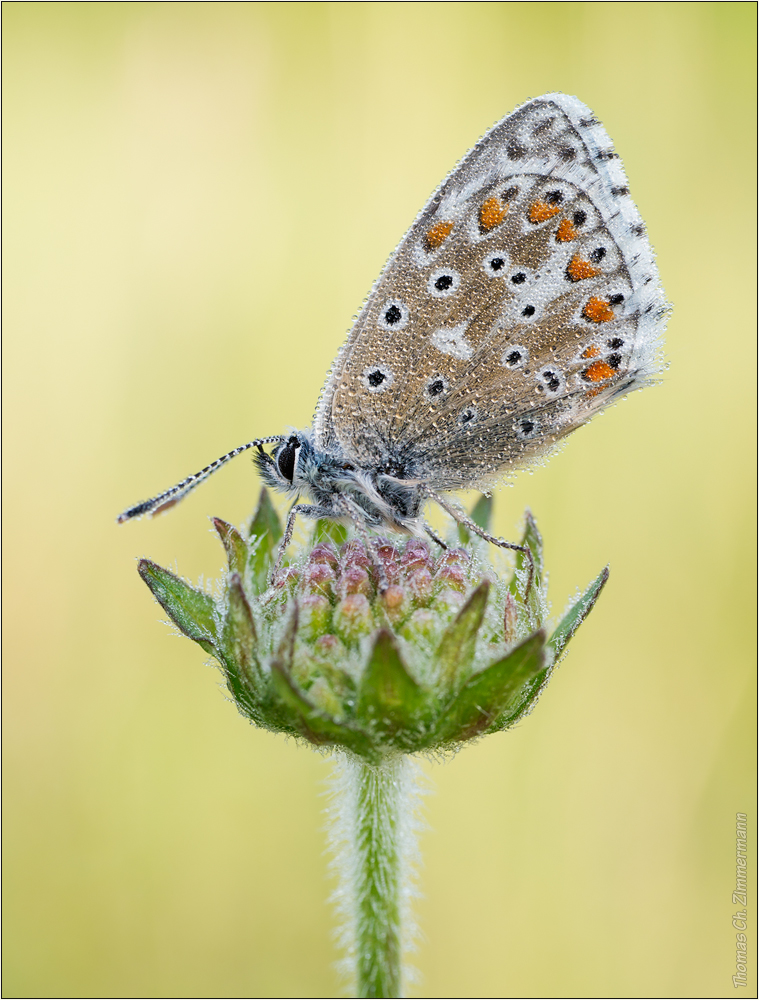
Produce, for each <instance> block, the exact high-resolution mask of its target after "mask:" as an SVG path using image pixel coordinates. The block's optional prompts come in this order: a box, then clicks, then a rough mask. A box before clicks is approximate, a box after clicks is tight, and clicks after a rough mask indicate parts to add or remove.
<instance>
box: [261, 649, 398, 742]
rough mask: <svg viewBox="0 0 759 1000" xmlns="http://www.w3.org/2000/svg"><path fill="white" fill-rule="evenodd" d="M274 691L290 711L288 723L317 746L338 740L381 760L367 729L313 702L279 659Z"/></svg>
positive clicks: (273, 676) (274, 668) (273, 669)
mask: <svg viewBox="0 0 759 1000" xmlns="http://www.w3.org/2000/svg"><path fill="white" fill-rule="evenodd" d="M271 681H272V687H273V689H274V693H275V694H276V696H277V698H278V699H279V702H280V705H281V707H282V708H283V709H284V711H285V713H286V715H285V716H284V718H285V719H286V722H287V724H288V727H289V728H290V729H291V730H292V731H294V732H297V733H300V735H301V736H305V738H306V739H307V740H309V742H311V743H314V744H316V745H317V746H323V745H324V744H330V743H337V744H338V745H340V746H344V747H348V748H349V749H351V750H353V751H354V753H357V754H359V756H361V757H365V758H366V759H367V760H372V761H377V760H379V757H380V755H379V754H378V752H377V750H376V749H375V748H374V746H373V745H372V743H371V741H370V740H369V738H368V737H367V736H365V735H364V734H363V733H360V732H357V731H356V730H355V729H352V728H351V727H349V726H347V725H345V724H342V725H341V724H340V723H339V722H336V721H335V719H333V718H332V717H331V716H329V715H327V714H326V713H325V712H321V711H320V710H319V709H318V708H316V706H315V705H313V704H312V703H311V702H310V701H309V700H308V698H307V697H306V695H305V694H304V693H303V692H302V691H301V690H300V688H299V687H298V686H297V685H296V683H295V681H294V680H293V679H292V677H291V676H290V673H289V671H288V670H286V669H285V666H284V664H283V663H281V662H279V661H277V660H275V661H274V662H273V663H272V667H271Z"/></svg>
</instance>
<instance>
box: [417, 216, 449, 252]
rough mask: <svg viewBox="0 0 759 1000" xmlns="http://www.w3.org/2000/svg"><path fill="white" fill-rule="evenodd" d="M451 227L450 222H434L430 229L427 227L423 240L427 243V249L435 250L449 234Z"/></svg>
mask: <svg viewBox="0 0 759 1000" xmlns="http://www.w3.org/2000/svg"><path fill="white" fill-rule="evenodd" d="M452 229H453V223H452V222H436V223H435V225H434V226H433V227H432V228H431V229H428V230H427V232H426V233H425V234H424V242H425V243H426V245H427V249H428V250H437V248H438V247H441V246H442V245H443V243H445V241H446V240H447V239H448V237H449V236H450V235H451V230H452Z"/></svg>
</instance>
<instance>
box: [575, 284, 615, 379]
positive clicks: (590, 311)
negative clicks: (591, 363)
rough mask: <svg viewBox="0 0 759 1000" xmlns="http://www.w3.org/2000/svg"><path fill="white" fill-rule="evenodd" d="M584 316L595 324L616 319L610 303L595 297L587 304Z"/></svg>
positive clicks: (592, 296)
mask: <svg viewBox="0 0 759 1000" xmlns="http://www.w3.org/2000/svg"><path fill="white" fill-rule="evenodd" d="M582 314H583V316H584V317H585V318H586V319H589V320H591V322H593V323H608V322H609V320H610V319H614V310H613V309H612V308H611V306H610V305H609V303H608V302H607V301H606V300H605V299H597V298H596V297H595V295H591V297H590V298H589V299H588V301H587V302H586V303H585V308H584V309H583V311H582ZM596 363H598V362H596Z"/></svg>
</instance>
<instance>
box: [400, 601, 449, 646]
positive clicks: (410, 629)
mask: <svg viewBox="0 0 759 1000" xmlns="http://www.w3.org/2000/svg"><path fill="white" fill-rule="evenodd" d="M439 625H440V619H439V617H438V615H437V614H435V612H434V611H431V610H430V609H429V608H418V609H417V610H416V611H415V612H414V613H413V614H412V615H411V617H410V618H409V620H408V621H407V622H406V623H405V624H404V625H403V627H402V628H401V630H400V634H401V636H402V637H403V638H404V639H406V640H408V642H415V641H417V640H418V639H432V638H433V637H434V636H435V634H436V632H437V630H438V626H439Z"/></svg>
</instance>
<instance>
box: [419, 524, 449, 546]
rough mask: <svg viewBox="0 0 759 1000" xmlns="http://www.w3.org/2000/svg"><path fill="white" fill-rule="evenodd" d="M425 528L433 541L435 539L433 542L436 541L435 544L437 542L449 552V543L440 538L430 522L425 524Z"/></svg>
mask: <svg viewBox="0 0 759 1000" xmlns="http://www.w3.org/2000/svg"><path fill="white" fill-rule="evenodd" d="M424 530H425V532H426V534H427V535H429V537H430V538H431V539H432V541H433V542H435V544H436V545H439V546H440V548H441V549H442V550H443V551H444V552H447V551H448V546H447V545H446V544H445V542H444V541H443V539H442V538H439V537H438V536H437V535H436V534H435V532H434V531H433V530H432V528H431V527H430V526H429V524H425V525H424Z"/></svg>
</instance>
